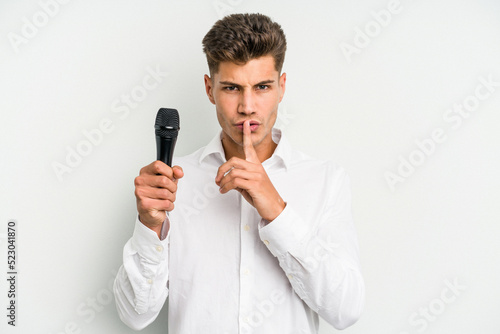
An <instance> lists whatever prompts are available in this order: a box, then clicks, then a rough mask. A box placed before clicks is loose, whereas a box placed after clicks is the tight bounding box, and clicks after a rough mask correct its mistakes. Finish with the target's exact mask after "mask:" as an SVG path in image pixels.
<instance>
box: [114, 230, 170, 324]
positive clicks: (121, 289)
mask: <svg viewBox="0 0 500 334" xmlns="http://www.w3.org/2000/svg"><path fill="white" fill-rule="evenodd" d="M167 281H168V238H166V239H165V240H163V241H160V240H159V239H158V237H157V235H156V233H155V232H153V231H152V230H150V229H148V228H147V227H146V226H144V225H142V223H140V222H139V221H138V220H137V221H136V227H135V230H134V235H133V237H132V238H131V239H130V240H129V241H128V242H127V244H126V245H125V247H124V251H123V265H122V266H121V268H120V270H119V272H118V274H117V277H116V279H115V284H114V293H115V299H116V306H117V310H118V314H119V315H120V318H121V319H122V321H123V322H124V323H125V324H127V325H128V326H129V327H131V328H133V329H136V330H138V329H142V328H144V327H146V326H147V325H149V324H150V323H151V322H152V321H153V320H154V319H155V318H156V317H157V315H158V313H159V312H160V310H161V308H162V306H163V304H164V302H165V300H166V298H167V296H168V289H167Z"/></svg>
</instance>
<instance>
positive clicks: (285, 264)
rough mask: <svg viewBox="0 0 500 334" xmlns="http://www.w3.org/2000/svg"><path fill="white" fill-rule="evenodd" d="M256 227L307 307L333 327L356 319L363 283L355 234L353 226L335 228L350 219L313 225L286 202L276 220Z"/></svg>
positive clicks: (344, 224)
mask: <svg viewBox="0 0 500 334" xmlns="http://www.w3.org/2000/svg"><path fill="white" fill-rule="evenodd" d="M339 218H340V217H339ZM261 226H262V227H261V230H260V236H261V239H262V240H263V242H264V243H265V244H266V245H267V247H268V249H269V250H270V251H271V253H272V254H273V255H274V256H276V257H277V259H278V261H279V264H280V266H281V268H282V269H283V271H284V272H285V273H286V275H287V277H288V279H289V281H290V284H291V285H292V287H293V289H294V291H295V292H296V293H297V295H298V296H299V297H300V298H301V299H302V300H304V302H305V303H306V304H307V305H308V306H309V307H310V308H311V309H312V310H314V311H315V312H316V313H318V314H319V315H320V316H321V317H322V318H323V319H325V320H326V321H327V322H329V323H330V324H331V325H333V326H334V327H336V328H338V329H342V328H346V327H348V326H350V325H352V324H353V323H354V322H356V321H357V320H358V318H359V317H360V314H361V311H362V309H363V305H364V282H363V278H362V276H361V271H360V268H359V261H358V254H357V241H356V236H355V234H354V230H351V229H344V228H341V229H336V228H334V227H335V226H339V227H340V226H352V222H351V221H340V220H337V221H336V222H335V224H328V222H324V223H323V224H317V226H319V227H318V228H317V229H316V228H315V227H313V224H308V222H307V221H306V220H305V219H303V218H302V217H299V216H298V215H297V214H296V213H295V211H294V210H293V208H292V207H291V206H290V204H289V205H287V207H286V208H285V210H284V211H283V213H282V214H281V215H280V216H279V217H278V218H277V219H275V221H273V222H272V223H270V224H268V225H266V226H264V222H263V223H262V224H261Z"/></svg>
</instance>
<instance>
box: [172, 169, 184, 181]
mask: <svg viewBox="0 0 500 334" xmlns="http://www.w3.org/2000/svg"><path fill="white" fill-rule="evenodd" d="M172 173H173V175H174V178H175V180H177V179H180V178H182V177H183V176H184V170H182V167H180V166H174V167H172Z"/></svg>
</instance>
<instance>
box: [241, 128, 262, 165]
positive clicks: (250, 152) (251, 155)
mask: <svg viewBox="0 0 500 334" xmlns="http://www.w3.org/2000/svg"><path fill="white" fill-rule="evenodd" d="M243 152H244V153H245V160H246V161H250V162H255V163H258V162H260V161H259V157H258V156H257V152H255V148H254V147H253V143H252V130H251V129H250V121H248V120H247V121H245V123H243Z"/></svg>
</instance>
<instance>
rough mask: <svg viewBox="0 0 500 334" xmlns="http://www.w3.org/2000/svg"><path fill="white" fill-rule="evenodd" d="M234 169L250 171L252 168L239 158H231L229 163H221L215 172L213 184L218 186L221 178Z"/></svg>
mask: <svg viewBox="0 0 500 334" xmlns="http://www.w3.org/2000/svg"><path fill="white" fill-rule="evenodd" d="M234 168H238V169H246V170H250V169H251V168H252V166H251V164H249V163H248V162H247V161H245V160H242V159H239V158H231V159H229V161H227V162H225V163H223V164H222V165H221V166H220V167H219V169H218V170H217V175H216V176H215V183H217V184H219V182H220V181H221V180H222V178H223V177H224V176H226V174H227V173H229V172H230V171H231V170H232V169H234Z"/></svg>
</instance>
